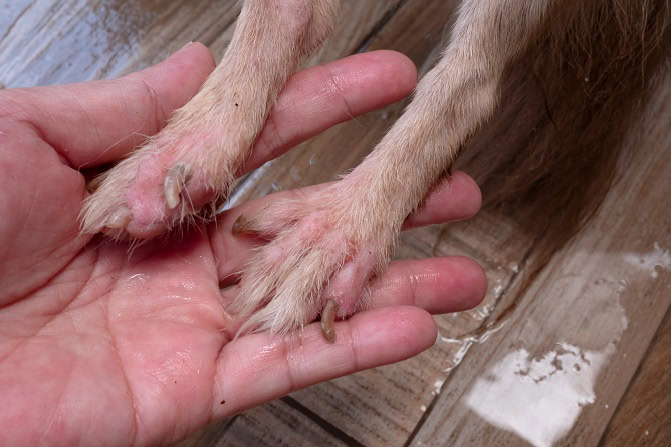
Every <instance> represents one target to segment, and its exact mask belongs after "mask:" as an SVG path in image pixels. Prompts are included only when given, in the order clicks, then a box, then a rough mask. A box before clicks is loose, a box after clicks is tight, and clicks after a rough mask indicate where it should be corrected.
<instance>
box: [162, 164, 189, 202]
mask: <svg viewBox="0 0 671 447" xmlns="http://www.w3.org/2000/svg"><path fill="white" fill-rule="evenodd" d="M185 172H186V168H185V167H184V165H177V166H175V167H174V168H172V169H170V170H169V171H168V175H166V176H165V181H164V182H163V193H164V194H165V203H166V205H168V208H169V209H171V210H172V209H175V208H176V207H177V205H179V204H180V202H181V193H182V188H183V186H184V183H186V179H185V177H184V173H185Z"/></svg>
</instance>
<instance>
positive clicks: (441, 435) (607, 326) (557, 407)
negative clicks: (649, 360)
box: [410, 85, 671, 446]
mask: <svg viewBox="0 0 671 447" xmlns="http://www.w3.org/2000/svg"><path fill="white" fill-rule="evenodd" d="M670 91H671V88H669V86H668V85H667V86H665V90H663V91H662V92H661V93H660V97H659V99H658V100H657V101H656V103H655V104H654V105H653V107H651V109H650V115H649V116H650V119H649V120H648V121H647V123H646V127H647V128H646V129H644V131H643V132H642V135H644V136H645V139H644V140H643V141H641V142H639V143H638V144H637V150H636V156H635V158H634V160H633V161H632V163H633V164H632V166H631V170H630V171H628V172H630V173H635V175H627V176H626V178H624V179H622V181H620V182H619V183H618V184H617V185H616V186H615V187H614V189H613V190H612V191H611V193H610V194H609V196H608V197H607V199H606V201H605V203H604V204H603V206H602V207H601V208H600V210H599V211H598V213H597V215H596V216H595V217H594V219H593V220H592V221H591V222H590V224H589V225H588V226H587V227H586V228H585V229H584V230H583V231H582V232H581V234H579V235H578V236H577V237H576V238H575V239H574V240H572V241H571V243H570V244H569V245H568V246H567V247H566V248H565V249H564V250H563V251H562V252H560V253H558V254H557V255H556V256H555V257H554V258H553V259H552V261H551V262H550V265H549V266H548V268H547V269H545V271H544V273H543V274H542V275H541V277H540V278H539V279H538V280H537V281H536V283H535V284H534V286H533V287H532V289H531V290H530V291H529V293H528V294H527V295H526V296H525V297H524V303H523V306H521V307H520V308H519V309H518V310H517V312H516V313H515V314H514V315H513V316H512V317H511V318H509V320H508V321H507V322H506V324H505V326H504V327H503V328H502V329H501V330H500V331H499V332H498V333H496V334H494V335H493V336H492V337H491V339H490V340H489V341H488V342H487V343H485V344H481V345H479V346H476V347H474V352H473V353H472V355H470V356H468V357H467V358H466V359H465V361H464V362H463V363H462V365H460V367H459V368H457V370H456V372H455V374H454V375H453V376H452V377H451V378H450V380H449V382H448V383H446V384H445V387H444V392H443V394H442V395H441V397H440V399H438V400H437V401H436V403H435V405H434V407H433V408H432V411H431V412H430V414H429V415H428V417H427V419H426V421H425V422H424V424H423V425H422V426H421V427H420V428H419V429H418V431H417V433H416V435H415V436H414V437H413V438H412V439H411V443H410V444H411V445H417V446H420V445H422V446H423V445H445V444H449V445H517V444H519V443H520V442H521V439H524V440H526V441H527V442H529V443H531V444H534V445H594V444H596V443H597V442H598V441H599V439H600V438H601V436H602V433H603V431H604V429H605V427H606V424H607V423H608V421H609V419H610V418H611V416H612V414H613V412H614V411H615V408H616V407H617V405H618V402H619V401H620V399H621V397H622V395H623V393H624V391H625V390H626V387H627V384H628V383H629V381H630V380H631V377H632V376H633V374H634V372H635V371H636V369H637V367H638V365H639V363H640V361H641V358H642V356H643V353H644V352H645V350H646V348H647V346H648V345H649V343H650V340H651V339H652V337H653V335H654V334H655V331H656V330H657V327H658V326H659V324H660V321H661V319H662V317H663V316H664V315H665V313H666V312H667V310H668V309H669V305H670V304H671V294H670V293H669V288H671V257H670V256H669V252H668V247H669V246H671V226H670V225H669V223H670V222H671V209H669V208H668V207H664V206H659V204H660V203H667V202H668V191H669V190H671V177H669V176H668V175H667V173H668V170H669V169H671V152H669V151H668V150H667V148H668V146H669V144H671V138H670V137H671V136H670V135H669V133H668V126H666V121H667V119H668V117H669V113H671V109H670V108H669V107H668V101H669V97H670V96H671V95H670Z"/></svg>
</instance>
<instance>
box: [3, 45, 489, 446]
mask: <svg viewBox="0 0 671 447" xmlns="http://www.w3.org/2000/svg"><path fill="white" fill-rule="evenodd" d="M212 68H213V61H212V57H211V55H210V53H209V51H207V49H206V48H205V47H203V46H202V45H200V44H191V45H189V46H187V47H185V48H184V49H182V50H181V51H180V52H178V53H177V54H175V55H173V56H172V57H171V58H169V59H168V60H166V61H164V62H163V63H161V64H159V65H157V66H155V67H152V68H149V69H147V70H145V71H143V72H139V73H136V74H133V75H130V76H127V77H125V78H122V79H119V80H116V81H99V82H94V83H86V84H75V85H68V86H60V87H44V88H35V89H23V90H7V91H3V92H0V188H2V191H3V193H2V196H0V210H1V215H2V221H1V222H0V402H1V404H0V427H2V430H0V445H35V444H40V443H44V444H65V445H70V444H95V445H108V444H113V445H114V444H122V445H125V444H142V445H145V444H156V443H168V442H171V441H175V440H178V439H181V438H183V437H184V436H186V435H187V434H189V433H191V432H193V431H195V430H197V429H198V428H200V427H202V426H203V425H205V424H206V423H208V422H209V421H211V420H214V419H218V418H222V417H225V416H228V415H232V414H235V413H238V412H240V411H243V410H245V409H246V408H249V407H252V406H254V405H258V404H260V403H262V402H266V401H268V400H271V399H274V398H277V397H279V396H282V395H284V394H287V393H289V392H291V391H293V390H296V389H298V388H302V387H305V386H308V385H310V384H313V383H317V382H320V381H323V380H327V379H331V378H334V377H338V376H342V375H345V374H349V373H352V372H355V371H359V370H362V369H366V368H370V367H373V366H377V365H381V364H385V363H391V362H395V361H400V360H402V359H405V358H408V357H410V356H412V355H415V354H417V353H419V352H421V351H422V350H424V349H426V348H427V347H429V346H431V345H432V344H433V342H434V340H435V337H436V328H435V323H434V322H433V319H432V317H431V316H430V313H442V312H449V311H455V310H461V309H466V308H470V307H472V306H474V305H476V304H477V303H478V302H479V300H480V299H481V298H482V296H483V295H484V291H485V289H486V281H485V278H484V275H483V273H482V270H481V269H480V268H479V266H478V265H477V264H476V263H475V262H473V261H471V260H469V259H465V258H442V259H429V260H423V261H412V262H411V261H403V262H397V263H393V264H392V265H391V266H390V268H389V269H388V271H387V272H386V273H385V274H384V276H383V277H380V278H377V279H376V280H375V282H374V284H373V300H372V302H373V308H372V309H371V310H369V311H366V312H362V313H360V314H357V315H355V316H354V317H352V318H351V319H349V320H347V321H343V322H339V323H337V326H336V331H337V334H338V339H337V341H336V343H335V344H333V345H328V344H326V342H325V341H324V340H323V339H322V337H321V333H320V331H319V328H318V326H316V325H315V324H313V325H309V326H306V327H305V328H304V329H303V330H300V331H297V332H296V333H293V334H291V335H288V336H285V337H277V336H275V337H271V336H269V335H267V334H255V335H246V336H242V337H240V338H238V339H235V340H233V337H234V335H235V333H236V330H237V328H238V326H239V324H240V321H236V319H235V318H234V316H231V315H229V314H227V313H226V311H225V309H226V303H227V302H228V301H230V299H231V298H232V297H233V296H234V294H235V293H236V286H235V284H236V280H237V279H238V278H236V272H238V271H240V269H241V268H242V266H243V265H244V263H245V262H247V261H248V260H249V258H250V253H251V250H252V249H253V248H254V247H255V246H258V244H260V243H261V242H260V241H257V240H253V239H250V238H246V237H239V236H234V235H232V233H231V227H232V225H233V222H234V221H235V219H236V218H237V216H238V215H240V213H242V212H247V213H250V212H251V213H253V210H254V209H255V208H256V209H258V208H259V207H262V206H264V204H267V203H268V202H269V201H271V200H276V198H277V197H278V195H272V196H268V197H265V198H263V199H259V200H256V201H254V202H251V203H249V204H246V205H243V206H240V207H237V208H234V209H231V210H229V211H227V212H225V213H223V214H221V215H220V216H219V218H218V220H217V222H216V223H213V224H210V225H208V226H205V225H203V226H201V227H199V228H195V229H193V231H190V232H188V233H186V234H184V235H179V236H178V237H175V238H173V239H168V240H161V241H153V242H150V243H147V244H145V245H142V246H140V247H138V248H136V249H135V250H134V251H133V252H132V255H129V246H128V245H127V244H123V243H112V242H110V241H108V240H106V239H104V238H102V237H95V238H91V237H90V236H83V235H80V234H79V231H78V230H79V227H78V222H77V217H78V212H79V209H80V206H81V201H82V199H83V198H84V197H85V195H86V191H85V181H84V176H83V175H82V174H81V171H80V170H81V168H93V167H96V166H101V165H104V164H106V163H110V162H114V161H116V160H118V159H120V158H121V157H123V156H124V155H125V154H127V153H128V152H129V151H132V150H133V149H134V148H135V147H137V145H138V144H140V143H142V140H143V137H142V136H141V135H152V134H154V133H156V132H157V131H158V130H159V129H160V128H161V127H162V125H163V124H164V123H165V120H166V119H167V117H168V116H169V115H170V113H171V111H172V110H174V109H175V108H177V107H179V106H180V105H182V104H184V103H185V102H186V101H187V100H188V99H189V97H190V96H192V95H193V94H194V93H195V91H196V90H197V89H198V87H199V86H200V85H201V84H202V82H203V81H204V78H205V77H206V76H207V75H208V74H209V72H210V71H211V70H212ZM390 73H391V74H390ZM414 82H415V71H414V67H413V66H412V64H411V63H410V62H409V61H407V59H405V58H404V57H403V56H401V55H399V54H396V53H393V52H375V53H370V54H366V55H358V56H353V57H350V58H347V59H343V60H341V61H338V62H334V63H331V64H328V65H326V66H322V67H316V68H313V69H310V70H306V71H304V72H302V73H299V74H297V75H296V76H294V78H293V79H292V80H291V81H290V83H289V85H288V86H287V89H286V90H285V92H284V94H283V95H282V97H281V99H280V100H279V102H278V105H277V106H276V108H275V110H274V111H273V113H272V116H271V118H270V119H269V120H268V124H267V126H266V129H265V130H264V131H263V133H262V135H261V137H260V138H259V140H258V142H257V144H256V147H255V150H254V154H253V156H252V157H251V158H250V160H249V162H248V163H247V165H246V167H245V170H250V169H252V168H254V167H255V166H258V165H259V164H261V163H263V162H264V161H266V160H268V159H270V158H273V157H275V156H277V155H279V154H280V153H282V152H284V151H286V150H288V149H290V148H291V147H292V146H294V145H295V144H297V143H299V142H300V141H303V140H305V139H307V138H309V137H311V136H313V135H315V134H317V133H318V132H320V131H322V130H324V129H326V128H327V127H330V126H332V125H334V124H336V123H338V122H341V121H344V120H345V119H347V118H348V117H349V116H350V115H356V114H361V113H364V112H366V111H368V110H372V109H374V108H377V107H380V106H383V105H386V104H388V103H391V102H393V101H396V100H398V99H400V98H402V97H403V96H405V95H407V94H408V93H409V92H410V91H411V89H412V88H413V86H414ZM314 188H319V187H318V186H317V187H312V188H307V189H305V190H301V191H294V192H284V193H281V194H304V195H309V194H310V193H311V191H313V190H314ZM479 204H480V196H479V191H478V188H477V186H476V185H475V184H474V183H473V181H472V180H471V179H470V178H469V177H467V176H466V175H464V174H461V173H457V174H455V175H454V176H452V178H451V179H450V180H449V181H447V180H446V181H445V182H444V183H443V184H441V185H439V186H438V187H437V188H436V189H435V190H434V191H433V192H432V193H431V195H430V196H429V197H428V198H427V200H426V201H425V205H424V206H423V207H422V209H421V210H420V211H418V213H416V214H415V215H414V216H412V217H411V218H410V219H409V220H408V223H407V226H408V227H410V226H417V225H425V224H430V223H438V222H443V221H446V220H449V219H461V218H466V217H468V216H470V215H472V214H474V213H475V212H476V211H477V209H478V207H479ZM222 288H223V289H224V290H223V292H222Z"/></svg>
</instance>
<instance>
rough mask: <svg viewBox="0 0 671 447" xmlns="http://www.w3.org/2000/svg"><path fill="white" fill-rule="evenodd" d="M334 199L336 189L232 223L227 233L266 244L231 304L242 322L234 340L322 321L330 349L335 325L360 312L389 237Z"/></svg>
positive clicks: (337, 197)
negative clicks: (363, 225) (362, 222)
mask: <svg viewBox="0 0 671 447" xmlns="http://www.w3.org/2000/svg"><path fill="white" fill-rule="evenodd" d="M341 192H342V191H340V190H339V187H338V184H335V185H332V186H331V187H329V188H327V189H326V190H325V191H322V192H321V193H319V194H317V196H316V197H313V198H310V199H307V200H295V199H290V200H282V201H279V202H277V203H276V204H274V205H271V206H269V207H267V208H266V209H264V210H262V211H260V212H259V213H258V214H257V215H255V216H253V217H252V218H249V217H248V216H245V215H241V216H240V217H239V218H238V220H237V221H236V222H235V224H234V226H233V231H234V233H237V234H238V235H246V234H247V235H254V236H256V237H260V238H262V239H265V240H267V241H268V243H267V244H265V245H263V246H262V247H260V248H258V249H257V252H256V253H255V255H254V256H253V258H252V260H251V262H250V263H249V265H248V267H247V268H246V269H245V270H244V271H243V273H242V279H241V283H240V286H239V287H240V290H239V293H238V294H237V296H236V298H235V300H234V301H233V303H232V309H231V310H232V311H233V312H235V313H237V314H239V315H242V316H245V317H249V318H248V319H247V320H246V322H245V324H243V326H242V327H241V329H240V331H239V333H243V332H249V331H252V332H256V331H269V332H270V333H276V334H284V333H287V332H289V331H292V330H294V329H296V328H299V327H302V326H304V325H306V324H309V323H311V322H312V321H314V320H315V319H316V318H317V317H318V316H321V318H320V319H321V323H322V334H323V335H324V338H325V339H326V340H327V341H329V342H333V341H335V332H334V329H333V321H334V319H336V318H346V317H348V316H350V315H352V314H353V313H355V312H357V311H359V310H361V309H364V308H366V305H367V302H368V299H367V298H368V284H369V282H370V280H371V278H372V277H373V276H375V275H376V274H378V273H379V272H380V271H381V270H382V269H383V268H384V267H385V266H386V264H387V260H388V258H389V254H390V251H391V244H392V242H393V240H395V238H394V237H393V234H394V230H393V229H391V228H389V231H377V232H372V231H367V230H366V229H364V228H361V227H359V226H357V225H355V224H354V222H355V220H356V219H355V216H356V212H353V211H355V210H352V209H351V205H350V204H349V203H350V202H349V201H347V200H346V199H345V197H343V194H341ZM359 211H360V210H359ZM370 219H371V221H372V220H375V219H376V218H375V217H373V216H371V217H370ZM382 224H383V225H384V223H382ZM387 226H388V225H387ZM374 227H375V226H373V225H371V226H370V228H374Z"/></svg>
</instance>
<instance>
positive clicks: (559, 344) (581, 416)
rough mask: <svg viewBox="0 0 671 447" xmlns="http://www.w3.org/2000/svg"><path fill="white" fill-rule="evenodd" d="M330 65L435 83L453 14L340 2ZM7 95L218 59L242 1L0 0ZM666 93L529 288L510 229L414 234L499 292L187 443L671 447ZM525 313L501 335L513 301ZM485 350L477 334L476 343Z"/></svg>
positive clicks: (339, 138)
mask: <svg viewBox="0 0 671 447" xmlns="http://www.w3.org/2000/svg"><path fill="white" fill-rule="evenodd" d="M343 3H344V7H343V8H342V10H343V13H342V16H341V18H340V25H339V28H338V31H337V34H336V36H335V37H334V38H333V39H332V40H331V42H330V44H329V45H328V47H327V49H326V50H325V51H324V52H323V53H322V54H321V56H320V58H319V59H320V61H326V60H333V59H336V58H339V57H342V56H345V55H349V54H352V53H355V52H359V51H368V50H373V49H382V48H386V49H395V50H398V51H401V52H403V53H405V54H406V55H408V56H409V57H411V58H412V59H413V61H414V62H415V63H416V64H417V65H418V67H422V68H426V67H427V66H428V65H429V64H430V63H431V61H432V60H433V59H432V58H433V57H434V56H435V47H436V45H437V43H438V42H439V41H440V39H441V36H442V31H443V26H444V24H445V22H446V19H447V17H448V16H449V14H450V11H451V9H452V7H453V2H451V1H445V0H370V1H361V0H343ZM0 11H1V14H0V84H2V85H4V86H6V87H8V88H11V87H18V86H31V85H46V84H55V83H64V82H72V81H82V80H89V79H100V78H112V77H116V76H119V75H121V74H124V73H127V72H130V71H134V70H137V69H140V68H143V67H146V66H148V65H150V64H153V63H155V62H158V61H159V60H161V59H163V58H165V57H166V56H167V55H168V54H170V53H172V52H174V51H176V50H177V49H179V48H181V47H182V46H183V45H184V44H186V43H187V42H189V41H200V42H203V43H205V44H207V45H208V46H209V47H210V48H211V49H212V51H213V52H214V53H215V55H217V57H220V55H221V54H222V52H223V50H224V48H225V47H226V44H227V42H228V41H229V40H230V37H231V33H232V30H233V27H234V21H235V18H236V16H237V14H238V12H239V6H238V5H237V2H236V1H234V0H181V1H178V0H7V1H4V2H0ZM670 99H671V87H668V88H667V87H665V88H663V89H662V90H661V91H660V93H659V97H658V99H657V101H656V102H655V103H654V104H653V105H652V106H651V109H650V111H649V119H648V120H647V122H646V129H645V130H644V133H643V134H644V135H645V137H644V140H643V142H642V143H638V146H637V147H636V150H635V153H636V156H635V158H634V159H633V160H632V164H633V166H632V170H631V171H630V172H632V173H634V174H631V175H630V176H628V177H627V178H626V179H622V180H621V181H620V182H619V183H618V184H617V185H616V187H615V188H614V189H613V190H612V191H611V193H610V195H609V196H608V198H607V200H606V203H605V204H604V206H603V207H602V208H601V209H600V210H599V212H598V213H597V215H596V216H595V217H594V219H593V220H592V221H591V222H590V224H589V225H588V226H587V227H586V228H585V229H584V230H583V231H582V232H581V233H580V234H579V235H578V236H577V237H576V238H575V239H573V240H572V241H571V242H570V243H569V244H568V246H567V247H566V248H565V249H564V250H563V251H562V252H560V253H558V254H557V255H556V256H555V257H554V258H553V259H552V260H551V263H550V265H549V266H548V267H547V268H546V269H545V270H544V272H543V273H542V274H541V276H540V277H539V278H538V279H537V280H536V281H535V283H534V284H533V286H532V287H531V289H529V290H528V291H527V292H526V293H524V294H523V295H522V296H519V295H520V292H519V290H520V287H519V286H520V282H521V278H522V277H523V275H524V274H525V272H526V271H528V270H529V269H530V268H531V267H532V266H533V263H534V253H535V252H534V250H535V243H534V241H535V238H534V235H533V234H528V233H523V232H522V231H521V228H522V226H521V225H520V224H519V223H518V222H516V221H515V220H514V218H511V217H509V216H504V215H501V214H497V213H494V212H492V211H486V210H485V211H483V212H481V213H480V215H479V216H478V217H476V218H475V219H472V220H470V221H468V222H463V223H459V224H453V225H450V227H449V229H448V228H445V227H440V226H438V227H431V228H425V229H420V230H414V231H413V232H410V233H408V234H406V235H405V236H404V237H403V243H402V247H401V250H400V253H399V254H398V256H399V257H405V258H423V257H426V256H431V255H437V256H443V255H452V254H466V255H469V256H472V257H474V258H475V259H477V260H478V261H480V262H481V264H482V265H483V266H484V267H485V269H486V270H487V274H488V277H489V284H490V289H489V294H488V296H487V298H486V299H485V302H484V303H483V304H482V305H481V306H480V307H478V308H477V309H474V310H472V311H470V312H464V313H461V314H454V315H445V316H440V317H437V318H436V321H437V322H438V325H439V327H440V332H441V337H440V338H439V340H438V341H437V343H436V345H435V346H434V347H433V348H431V349H430V350H428V351H427V352H425V353H423V354H421V355H420V356H418V357H416V358H414V359H411V360H408V361H406V362H403V363H401V364H397V365H393V366H387V367H383V368H377V369H374V370H370V371H366V372H363V373H359V374H356V375H353V376H350V377H346V378H342V379H338V380H334V381H332V382H329V383H324V384H321V385H318V386H314V387H312V388H309V389H306V390H303V391H300V392H297V393H294V394H292V395H291V396H288V397H285V398H284V399H281V400H278V401H276V402H272V403H270V404H267V405H265V406H263V407H260V408H257V409H254V410H251V411H249V412H248V413H245V414H242V415H239V416H237V417H234V418H231V419H229V420H226V421H222V422H220V423H217V424H214V425H212V426H210V427H208V428H206V429H205V430H203V431H202V432H201V433H198V434H196V435H194V436H193V437H192V438H191V439H189V440H186V441H185V442H184V443H183V445H184V446H187V445H194V446H195V445H221V446H238V445H240V446H244V445H254V446H264V445H268V446H271V445H272V446H277V445H287V446H298V445H315V446H329V445H366V446H426V445H436V446H437V445H457V446H462V445H463V446H465V445H468V446H471V445H529V444H531V445H536V446H549V445H581V446H583V445H587V446H589V445H597V444H599V445H604V446H614V445H660V446H661V445H668V444H667V443H668V439H671V424H669V422H670V420H671V419H670V418H671V416H669V415H671V397H670V394H671V393H670V392H671V373H670V372H669V371H670V369H669V367H668V365H669V364H671V317H669V304H670V303H671V254H670V253H669V249H670V248H671V200H670V199H669V195H670V194H671V175H669V172H671V151H670V150H668V149H669V145H670V144H671V131H670V130H669V119H670V118H671V106H670V104H671V102H670ZM401 108H402V105H395V106H391V107H389V108H387V109H386V110H383V111H378V112H373V113H370V114H368V115H367V116H365V117H362V118H359V119H357V122H351V123H348V124H344V125H341V126H339V127H337V128H335V129H332V130H330V131H327V132H325V133H324V134H323V135H321V136H319V137H317V138H315V139H313V140H312V141H310V142H308V143H306V144H304V145H302V146H300V147H299V148H297V149H296V150H294V151H292V152H291V153H289V154H287V155H285V156H283V157H281V158H280V159H279V160H277V161H275V162H274V163H272V164H271V165H270V166H269V167H268V169H267V170H265V171H264V172H262V173H260V174H259V175H256V176H253V177H251V178H249V179H248V180H247V181H246V188H245V192H244V193H243V194H239V196H238V198H237V200H239V201H241V200H246V199H248V198H250V197H256V196H260V195H264V194H267V193H269V192H271V191H273V190H275V189H289V188H294V187H298V186H303V185H307V184H312V183H317V182H322V181H326V180H331V179H332V178H333V177H334V176H335V175H336V174H339V173H342V172H343V171H345V170H347V169H349V168H351V167H353V166H355V165H356V164H357V163H358V162H359V161H360V160H361V158H362V157H363V156H364V155H365V154H366V153H367V152H368V151H369V150H370V149H371V147H372V146H373V144H374V143H375V142H376V141H378V140H379V138H380V136H381V135H382V134H383V132H384V131H385V129H387V128H388V127H389V126H390V125H391V124H392V123H393V122H394V120H395V119H396V118H398V116H399V113H400V110H401ZM514 300H518V301H517V302H518V303H519V305H518V306H517V307H516V310H515V311H514V312H513V313H512V314H510V315H508V316H506V317H504V318H503V319H500V320H499V319H498V317H499V316H500V315H501V314H502V313H503V309H505V308H506V307H507V306H508V304H509V303H511V302H513V301H514ZM464 334H477V335H471V336H469V335H466V336H465V335H464Z"/></svg>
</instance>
